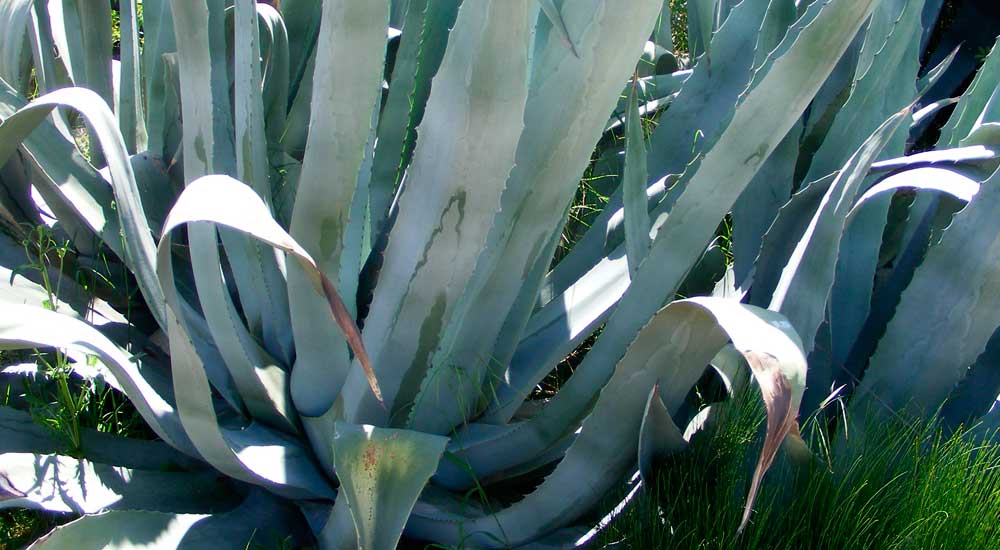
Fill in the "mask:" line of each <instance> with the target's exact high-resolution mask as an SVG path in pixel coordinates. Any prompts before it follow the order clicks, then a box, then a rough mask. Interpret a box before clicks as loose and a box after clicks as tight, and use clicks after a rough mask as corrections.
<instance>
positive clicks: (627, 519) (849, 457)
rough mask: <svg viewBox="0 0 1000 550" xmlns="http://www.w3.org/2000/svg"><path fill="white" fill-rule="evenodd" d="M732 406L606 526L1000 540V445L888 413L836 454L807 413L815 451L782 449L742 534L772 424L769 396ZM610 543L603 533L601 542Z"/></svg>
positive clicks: (804, 541)
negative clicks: (801, 454) (765, 401)
mask: <svg viewBox="0 0 1000 550" xmlns="http://www.w3.org/2000/svg"><path fill="white" fill-rule="evenodd" d="M749 397H750V398H749V399H742V400H740V401H739V402H738V403H737V404H735V405H730V406H728V407H727V412H726V413H725V414H724V418H722V419H721V421H720V424H719V425H720V426H722V427H721V429H719V430H718V431H717V432H716V433H714V434H712V435H705V436H704V437H702V438H701V439H700V440H698V439H696V440H695V441H693V442H692V447H691V448H689V449H688V452H685V453H681V454H679V455H677V456H676V457H674V458H673V459H671V460H670V461H669V462H668V463H667V464H664V465H663V466H662V468H661V470H660V473H659V475H658V477H657V481H656V484H655V487H652V489H650V490H648V491H645V492H644V493H642V496H641V497H639V498H638V500H637V501H636V502H634V503H633V506H631V507H630V508H629V509H627V510H626V512H625V513H624V514H623V515H622V516H621V517H620V518H618V519H617V520H616V521H615V522H613V523H612V524H611V525H610V526H609V528H608V529H607V530H606V531H605V532H603V533H602V534H601V542H602V543H604V544H610V543H613V542H620V543H621V544H622V546H620V547H622V548H636V549H638V548H643V549H646V548H684V549H689V548H698V549H706V550H707V549H730V548H732V549H736V548H760V549H764V548H767V549H789V550H792V549H799V548H811V549H840V548H845V549H846V548H876V549H882V548H885V549H907V548H913V549H931V548H935V549H937V548H941V549H952V548H954V549H959V548H970V549H971V548H995V547H996V544H997V542H996V541H997V540H1000V523H998V521H997V518H1000V447H998V446H995V445H992V446H983V445H979V444H977V443H975V442H974V441H972V440H971V438H970V437H967V436H966V435H965V434H964V432H962V431H957V432H955V433H953V434H950V435H946V434H945V433H944V432H943V431H942V430H941V429H940V428H939V427H938V426H937V425H935V424H933V423H916V424H911V425H905V424H902V423H898V422H895V423H878V424H872V425H869V426H867V427H865V432H866V435H867V437H865V438H864V440H865V442H866V443H862V442H861V438H860V436H861V434H860V433H857V434H853V435H852V439H851V443H852V444H851V447H852V449H851V451H850V452H840V453H839V454H838V452H837V451H836V449H837V448H838V445H841V444H843V441H840V442H837V443H835V444H834V446H833V448H834V451H833V453H832V454H831V453H830V452H827V451H826V450H825V449H828V448H829V447H828V445H827V443H828V439H827V438H826V437H823V436H821V431H820V430H818V429H817V428H818V424H817V423H816V422H815V421H810V422H807V423H806V424H805V426H806V428H807V429H805V430H804V432H806V433H804V435H805V437H806V439H807V440H809V442H810V447H811V448H812V449H813V451H814V454H815V459H814V462H813V463H812V464H810V465H807V466H803V467H798V468H793V467H792V466H790V465H789V464H787V463H782V459H781V458H779V460H778V462H776V464H775V467H774V469H773V470H772V471H771V472H769V473H768V475H767V476H766V477H765V482H764V486H763V488H762V491H761V494H760V496H759V498H758V501H757V504H756V506H755V510H754V513H753V516H752V517H751V522H750V525H749V526H748V527H747V529H746V531H745V532H744V533H743V534H742V535H739V536H738V535H737V534H736V528H737V526H738V525H739V522H740V517H741V514H742V507H743V502H744V499H745V495H746V490H747V487H748V483H749V479H750V474H751V470H752V467H753V465H754V460H755V458H756V453H757V452H759V448H760V447H759V445H760V443H759V441H760V439H761V437H760V434H761V431H762V430H763V426H764V412H763V406H762V405H761V404H760V403H759V398H758V397H756V396H753V395H751V396H749ZM598 547H601V545H598Z"/></svg>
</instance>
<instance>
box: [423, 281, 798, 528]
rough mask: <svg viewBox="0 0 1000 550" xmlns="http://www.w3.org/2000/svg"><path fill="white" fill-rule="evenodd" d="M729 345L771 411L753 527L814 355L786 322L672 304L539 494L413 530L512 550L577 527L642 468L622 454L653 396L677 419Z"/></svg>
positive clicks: (644, 334)
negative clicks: (657, 391)
mask: <svg viewBox="0 0 1000 550" xmlns="http://www.w3.org/2000/svg"><path fill="white" fill-rule="evenodd" d="M730 339H731V340H732V342H733V345H734V346H735V347H736V349H737V350H739V351H740V353H741V354H742V355H743V356H744V357H745V358H746V359H747V361H748V363H749V365H750V368H751V371H752V372H753V375H754V377H755V378H756V380H757V383H758V385H759V386H760V387H761V393H762V396H763V398H764V403H765V405H766V408H767V412H768V425H767V436H766V438H765V442H764V449H763V451H762V453H761V457H760V460H759V461H758V464H757V469H756V471H755V473H754V476H753V480H752V484H751V489H750V494H749V496H748V500H747V506H746V512H745V514H744V520H743V523H744V524H745V523H746V519H747V518H748V516H749V513H750V510H751V509H752V506H753V501H754V497H755V495H756V492H757V489H758V487H759V484H760V481H761V478H762V476H763V474H764V472H765V471H766V470H767V469H768V467H769V466H770V464H771V462H772V461H773V459H774V456H775V454H776V453H777V451H778V448H779V445H780V444H781V442H782V440H783V439H784V438H785V436H786V435H788V434H797V432H798V423H797V421H796V415H797V413H798V405H799V401H800V399H801V397H802V392H803V390H804V388H805V377H806V363H805V356H804V355H803V353H802V348H801V343H800V341H799V339H798V337H797V336H796V335H795V333H794V331H793V330H792V328H791V325H790V324H789V323H788V321H787V320H785V319H784V317H782V316H780V315H778V314H776V313H773V312H768V311H765V310H762V309H760V308H755V307H752V306H745V305H742V304H738V303H736V302H733V301H730V300H723V299H718V298H695V299H691V300H681V301H677V302H674V303H672V304H670V305H668V306H667V307H666V308H664V309H663V310H661V311H660V312H659V313H658V314H657V315H656V316H655V317H654V318H653V320H652V321H651V322H650V323H649V324H648V325H647V326H646V327H645V328H643V330H642V331H641V332H640V334H639V335H638V337H637V338H636V339H635V341H634V342H633V343H632V344H631V345H630V346H629V350H628V352H627V353H626V354H625V356H624V357H623V358H622V359H621V361H620V362H619V363H618V365H617V366H616V368H615V373H614V375H613V376H612V378H611V380H610V381H609V382H608V384H607V385H606V386H605V387H604V389H603V391H602V392H601V394H600V397H599V398H598V400H597V403H596V405H595V406H594V409H593V411H592V412H591V413H590V415H589V416H588V417H587V419H586V420H585V421H584V423H583V427H582V431H581V433H580V435H579V436H577V439H576V441H575V442H574V443H573V445H572V446H571V447H570V449H569V451H567V453H566V457H565V458H563V460H562V461H561V462H560V463H559V465H558V466H557V467H556V469H555V471H554V472H553V473H552V474H550V475H549V476H548V477H547V478H546V479H545V481H544V482H543V483H542V485H541V486H540V487H539V488H538V489H536V490H535V492H533V493H531V494H529V495H528V496H526V497H525V498H524V499H523V500H521V501H519V502H517V503H516V504H513V505H512V506H510V507H508V508H505V509H503V510H500V511H498V512H496V513H495V514H492V515H486V516H483V517H480V518H476V519H468V520H464V518H462V517H461V516H457V517H456V515H452V517H451V518H450V521H449V520H445V519H442V518H437V519H435V518H432V517H428V516H427V515H423V514H421V511H420V510H417V511H416V512H415V514H414V517H413V518H412V519H411V522H410V524H409V525H408V532H410V533H411V534H413V535H414V536H417V537H425V538H430V537H432V538H434V539H435V540H443V541H446V542H449V543H452V544H455V543H457V542H458V541H459V540H461V538H462V537H463V536H466V537H468V539H466V540H467V541H468V542H472V543H475V544H480V545H483V546H485V547H504V546H503V545H504V544H508V545H517V544H521V543H523V542H527V541H529V540H532V539H534V538H536V537H538V536H540V535H542V534H544V533H546V532H548V531H551V530H552V529H554V528H556V527H558V526H559V525H565V524H566V523H568V522H570V521H572V520H573V519H575V518H576V517H577V516H578V515H580V514H581V513H583V510H586V509H589V507H590V506H592V505H593V504H596V503H597V502H598V501H599V500H600V499H601V498H602V496H603V495H604V494H605V492H606V491H607V490H608V489H610V488H611V487H613V486H614V485H615V484H617V483H619V481H620V479H621V478H622V476H623V475H625V474H626V473H627V472H628V470H629V468H632V467H634V466H633V464H634V460H635V458H634V455H631V454H630V453H623V452H621V449H622V448H623V447H625V446H629V445H633V444H634V443H635V442H636V441H637V440H638V438H639V434H640V423H641V420H642V416H643V414H644V408H645V404H646V402H647V399H646V398H647V397H648V395H649V394H650V390H651V389H652V388H653V387H654V385H655V384H656V383H657V381H658V380H659V381H660V388H661V389H662V390H663V404H664V405H665V408H666V410H667V411H668V412H669V413H671V414H674V413H676V412H677V410H678V408H679V407H680V405H681V404H682V403H683V401H684V398H685V396H686V395H687V393H688V392H689V391H690V389H691V388H692V387H693V386H694V384H695V383H696V382H697V381H698V379H699V378H700V377H701V374H702V373H703V372H704V370H705V368H706V365H707V364H708V362H709V361H710V360H711V359H712V357H714V356H715V355H716V354H717V353H718V352H719V350H721V349H722V348H723V347H724V346H725V345H726V342H727V341H728V340H730ZM557 503H559V504H557ZM567 503H569V505H567ZM463 520H464V521H463Z"/></svg>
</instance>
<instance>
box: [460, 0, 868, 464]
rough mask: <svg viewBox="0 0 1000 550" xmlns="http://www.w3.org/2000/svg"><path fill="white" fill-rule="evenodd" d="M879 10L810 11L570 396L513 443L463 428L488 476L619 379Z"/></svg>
mask: <svg viewBox="0 0 1000 550" xmlns="http://www.w3.org/2000/svg"><path fill="white" fill-rule="evenodd" d="M873 7H874V3H873V2H867V1H855V0H852V1H851V2H845V1H844V0H831V1H830V2H827V3H815V4H812V5H811V6H810V8H809V9H808V10H807V12H806V15H804V16H803V18H802V19H801V20H800V22H799V23H800V25H802V26H801V27H800V26H796V27H795V30H796V31H797V32H790V33H789V34H788V35H787V36H786V37H785V39H784V40H783V41H782V43H781V45H780V46H779V47H778V48H777V49H776V50H775V52H774V53H773V54H772V57H770V58H769V59H768V62H767V63H766V64H765V66H764V67H763V68H761V69H760V70H759V71H758V72H757V73H756V77H755V82H754V84H753V85H752V86H751V88H750V90H749V91H748V92H747V93H746V95H744V96H743V97H742V99H741V101H740V103H739V104H738V105H737V106H736V108H735V111H734V114H733V117H732V120H731V121H730V123H729V124H728V126H727V127H726V129H725V131H724V132H723V133H722V135H721V136H720V137H719V139H718V141H717V142H716V144H715V146H714V147H713V148H712V149H711V150H709V151H708V153H707V154H706V155H705V156H704V158H703V159H702V161H701V162H700V164H698V165H697V166H692V168H691V170H692V172H693V174H692V175H691V176H690V178H691V179H690V181H689V182H688V185H687V186H686V187H685V189H684V192H683V193H681V195H680V196H679V197H678V198H677V202H676V204H675V205H674V212H677V213H678V215H670V216H668V217H666V219H665V220H664V219H661V220H660V221H659V223H657V222H654V227H657V226H659V231H658V233H657V236H656V237H655V239H654V241H653V247H652V249H651V250H650V254H649V256H648V257H647V259H646V261H645V262H643V264H642V266H640V269H639V272H638V273H637V274H636V277H635V279H633V280H632V283H631V285H630V286H629V289H628V290H627V291H626V293H625V295H624V296H623V297H622V300H621V302H620V303H619V305H618V307H617V308H616V309H615V311H614V312H613V313H612V314H611V317H610V318H609V319H608V322H607V323H606V325H605V328H604V331H603V332H602V334H601V337H600V338H599V339H598V340H597V343H596V344H595V345H594V347H593V348H591V350H590V351H589V352H588V353H587V355H586V357H585V358H584V361H583V363H582V364H581V365H580V366H579V367H578V368H577V369H576V371H575V372H574V374H573V376H571V377H570V379H569V381H568V382H567V383H566V385H565V386H564V387H563V388H562V390H561V391H560V392H559V393H558V394H557V395H556V397H554V398H553V399H552V401H551V402H550V403H549V404H548V405H547V406H546V408H545V409H544V410H543V412H542V413H541V414H539V415H537V416H536V417H534V418H532V419H531V420H529V421H527V422H524V423H520V424H518V425H515V426H513V427H511V428H510V429H509V431H508V433H507V434H506V436H504V437H495V438H492V439H491V440H489V441H488V442H486V441H475V442H472V441H470V442H469V444H466V443H465V442H464V441H463V437H462V434H461V432H459V435H458V436H457V438H456V439H455V440H454V441H453V444H454V445H455V446H456V447H457V449H456V450H457V451H459V452H460V454H462V455H463V456H465V457H466V458H467V459H468V460H469V462H470V463H471V464H472V466H473V468H474V469H475V471H476V472H477V473H478V474H479V475H482V474H483V473H485V472H488V471H490V470H493V469H494V468H498V469H502V468H503V467H505V466H506V465H509V464H515V463H517V462H520V461H522V460H524V458H525V457H526V456H532V455H535V454H537V453H538V452H539V451H540V450H541V449H543V448H545V447H547V446H548V444H550V443H551V442H552V441H553V440H554V439H558V438H559V437H560V436H562V435H564V434H565V433H567V432H569V431H570V430H571V429H572V426H573V425H575V423H576V422H577V421H579V419H580V417H581V416H582V414H583V413H585V411H586V410H587V409H588V406H589V404H590V403H592V402H593V401H592V400H593V399H594V397H595V396H596V395H597V393H598V392H599V391H600V388H601V387H603V385H604V383H605V382H606V381H607V380H608V378H609V377H610V376H611V372H610V365H611V364H614V363H615V362H616V361H617V359H618V358H620V357H621V356H622V355H623V354H624V352H625V349H626V348H627V346H628V343H629V342H631V341H632V340H633V339H634V337H635V335H636V334H638V332H639V330H640V329H641V328H642V327H643V326H644V324H645V323H646V322H647V321H648V320H649V319H650V318H651V317H652V315H653V314H654V313H655V312H656V310H657V307H659V306H661V305H662V304H663V303H664V302H666V301H667V300H668V299H670V298H672V297H673V294H674V291H675V290H676V289H677V288H678V286H679V285H680V283H681V282H682V280H683V278H684V275H685V274H686V273H687V271H688V270H689V269H690V267H691V266H692V265H693V264H694V263H695V262H696V261H697V259H698V258H699V257H700V256H701V253H702V252H703V251H704V247H705V245H706V243H708V242H709V241H710V240H711V238H712V234H713V233H714V231H715V229H716V227H717V225H718V222H719V221H720V220H721V219H722V218H723V217H724V216H725V214H726V212H727V211H728V210H729V209H730V208H731V206H732V204H733V202H735V200H736V199H737V198H738V196H739V194H740V193H741V192H742V191H743V188H744V187H745V186H746V184H747V183H749V180H750V179H751V178H752V177H753V175H754V173H755V172H756V171H757V170H758V169H759V168H760V166H761V164H762V163H763V162H764V161H765V160H766V158H767V157H768V156H769V155H770V153H771V152H772V151H773V150H774V148H775V147H777V145H778V143H779V142H780V140H781V139H783V138H784V136H785V134H786V133H787V132H788V130H789V129H791V127H792V126H793V125H794V124H795V122H796V121H797V120H798V118H799V117H800V116H801V114H802V112H803V111H804V110H805V108H806V106H807V104H808V103H809V101H810V100H811V98H812V96H813V94H815V92H816V90H817V89H818V88H819V86H820V85H821V83H822V81H823V80H824V78H825V77H826V76H827V75H828V74H829V72H830V71H831V70H832V68H833V66H834V64H835V63H836V62H837V59H839V57H840V55H841V54H842V53H843V52H844V50H845V49H846V48H847V46H848V44H849V43H850V41H851V38H852V37H853V35H854V33H855V32H856V31H857V29H858V28H859V27H860V26H861V24H862V23H863V22H864V20H865V19H866V18H867V16H868V14H869V13H870V12H871V9H872V8H873ZM730 20H732V18H730Z"/></svg>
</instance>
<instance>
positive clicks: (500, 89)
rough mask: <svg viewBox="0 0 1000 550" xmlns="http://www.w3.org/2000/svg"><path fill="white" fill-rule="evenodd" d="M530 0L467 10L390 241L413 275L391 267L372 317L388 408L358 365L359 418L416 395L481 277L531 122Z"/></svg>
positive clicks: (353, 406) (347, 402)
mask: <svg viewBox="0 0 1000 550" xmlns="http://www.w3.org/2000/svg"><path fill="white" fill-rule="evenodd" d="M527 4H528V2H527V1H526V0H517V1H513V2H504V3H492V4H486V3H464V4H463V5H462V7H461V8H460V9H459V14H458V19H457V21H456V23H455V28H454V30H453V31H452V34H451V36H450V37H449V41H448V49H447V51H446V52H445V56H444V59H443V60H442V62H441V68H440V69H439V71H438V73H437V75H436V76H435V78H434V89H435V90H436V93H435V94H433V95H432V96H431V97H430V98H429V100H428V104H427V109H426V113H425V116H424V120H423V122H422V124H421V127H420V133H421V139H420V141H419V142H418V143H417V146H416V149H415V150H414V157H413V162H412V164H411V165H410V167H409V169H408V171H407V184H406V186H405V188H404V190H403V192H402V194H401V196H400V199H399V216H398V218H397V220H396V222H395V223H396V224H397V227H400V228H403V229H402V230H401V231H398V232H394V233H392V234H390V236H389V242H388V246H387V247H386V250H385V263H384V266H383V267H382V272H383V273H393V274H409V275H401V276H400V275H397V276H393V277H384V278H382V280H381V281H380V284H379V285H378V287H377V288H376V292H375V296H374V299H373V302H372V305H371V310H370V312H369V314H368V317H367V318H366V319H365V331H364V336H365V345H366V346H367V347H368V348H369V349H371V350H372V355H373V358H374V365H375V368H376V369H377V370H376V372H377V373H378V374H379V379H380V381H381V382H382V383H383V390H384V391H385V397H386V402H387V404H388V405H389V409H388V410H387V409H384V408H382V407H381V406H379V404H378V403H376V402H375V401H374V400H372V399H370V397H369V396H368V395H366V394H367V392H358V391H357V388H358V387H359V385H360V384H363V383H364V380H363V378H362V377H360V376H359V375H360V374H361V373H360V372H359V371H357V370H352V371H351V373H350V374H349V376H348V378H347V382H346V384H345V386H344V390H343V391H342V392H341V400H342V402H343V411H344V415H345V416H344V418H345V419H346V420H348V421H350V422H354V423H369V422H372V423H376V424H385V423H386V422H387V421H388V420H389V416H391V415H393V414H395V413H397V411H400V410H403V411H405V409H406V408H407V407H409V406H410V405H412V404H413V402H414V400H415V398H416V393H417V389H418V388H419V387H420V386H419V385H418V383H417V381H418V380H422V379H423V378H424V374H425V373H426V371H427V369H428V367H429V364H428V363H429V359H430V357H431V354H432V353H433V352H434V350H435V348H436V347H437V344H438V338H439V335H440V334H441V331H442V329H443V328H444V327H445V324H446V323H447V321H448V319H449V318H450V317H451V316H452V315H453V314H454V306H455V303H456V302H457V301H458V299H459V298H460V297H461V293H462V290H463V289H464V287H465V285H466V283H467V282H468V280H469V278H470V277H471V276H472V272H473V269H474V268H475V261H476V258H477V257H478V255H479V253H480V252H481V250H482V247H483V245H484V243H485V241H486V235H487V232H488V231H489V228H490V222H491V220H492V219H493V216H494V214H495V213H496V212H497V211H498V210H499V207H500V194H501V192H502V191H503V188H504V185H505V183H506V180H507V175H508V174H509V173H510V170H511V167H512V166H513V165H514V152H515V147H516V146H517V143H518V136H519V135H520V134H521V129H522V127H523V122H522V120H523V116H524V107H525V100H526V98H527V95H528V90H527V88H528V87H527V53H528V38H529V32H528V29H529V21H528V18H527V15H528V12H529V10H528V9H527V7H528V6H527ZM352 48H353V46H352ZM470 174H475V175H476V176H475V177H473V176H471V175H470ZM473 182H474V184H473ZM443 281H447V283H442V282H443ZM452 364H454V363H452ZM405 419H406V417H405V416H399V417H398V419H397V420H396V422H398V423H400V424H402V423H403V422H405Z"/></svg>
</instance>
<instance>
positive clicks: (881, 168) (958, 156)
mask: <svg viewBox="0 0 1000 550" xmlns="http://www.w3.org/2000/svg"><path fill="white" fill-rule="evenodd" d="M996 158H997V152H996V151H995V150H993V149H990V148H988V147H985V146H982V145H971V146H969V147H955V148H951V149H935V150H933V151H924V152H923V153H916V154H913V155H907V156H905V157H899V158H894V159H888V160H881V161H878V162H876V163H873V164H872V172H890V171H894V170H898V169H905V168H918V167H920V166H940V165H954V164H958V165H963V164H974V163H987V162H988V161H992V160H995V159H996Z"/></svg>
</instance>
